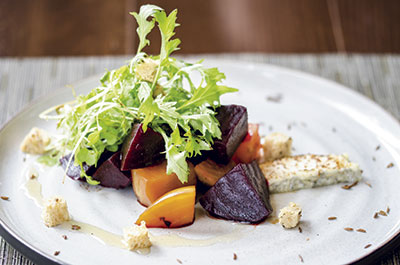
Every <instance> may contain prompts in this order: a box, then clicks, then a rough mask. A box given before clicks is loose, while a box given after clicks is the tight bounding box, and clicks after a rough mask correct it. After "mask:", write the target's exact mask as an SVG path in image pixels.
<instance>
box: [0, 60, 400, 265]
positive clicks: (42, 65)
mask: <svg viewBox="0 0 400 265" xmlns="http://www.w3.org/2000/svg"><path fill="white" fill-rule="evenodd" d="M201 57H203V58H224V59H230V60H235V61H240V60H244V61H250V62H261V63H269V64H276V65H281V66H285V67H289V68H294V69H299V70H302V71H305V72H309V73H312V74H315V75H318V76H321V77H325V78H328V79H331V80H333V81H336V82H338V83H341V84H343V85H345V86H347V87H349V88H351V89H354V90H356V91H358V92H359V93H361V94H364V95H366V96H367V97H369V98H371V99H372V100H374V101H375V102H377V103H378V104H379V105H381V106H382V107H384V108H385V109H386V110H387V111H388V112H390V113H391V114H392V115H393V116H394V117H396V118H397V119H400V56H392V55H380V56H377V55H329V54H327V55H267V54H220V55H204V56H201ZM128 59H129V57H75V58H36V59H9V58H3V59H0V126H2V125H3V124H4V123H5V122H6V121H7V120H9V119H11V118H12V117H13V116H14V115H15V114H17V113H18V112H19V111H20V110H21V109H23V108H24V107H25V106H26V105H28V104H29V103H30V102H31V101H33V100H35V99H37V98H39V97H40V96H42V95H45V94H47V93H48V92H50V91H52V90H53V89H56V88H59V87H62V86H65V85H67V84H70V83H72V82H74V81H77V80H80V79H83V78H86V77H88V76H90V75H93V74H96V73H101V72H103V71H104V69H106V68H107V69H112V68H116V67H118V66H120V65H122V64H124V62H126V61H127V60H128ZM378 263H379V262H378ZM2 264H17V265H21V264H33V263H32V262H31V261H30V260H28V259H27V258H25V257H23V256H22V255H21V254H19V253H18V252H17V251H16V250H15V249H13V248H12V247H11V246H10V245H8V244H7V243H6V242H5V241H4V240H3V239H2V240H1V243H0V265H2ZM380 264H400V248H397V249H394V250H392V251H391V252H388V253H386V255H384V256H382V257H381V259H380Z"/></svg>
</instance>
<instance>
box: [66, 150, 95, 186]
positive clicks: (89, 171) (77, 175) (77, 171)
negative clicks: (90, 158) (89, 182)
mask: <svg viewBox="0 0 400 265" xmlns="http://www.w3.org/2000/svg"><path fill="white" fill-rule="evenodd" d="M71 155H72V153H71V154H68V155H65V156H63V157H61V158H60V164H61V166H62V168H63V169H64V170H66V169H67V165H68V161H69V159H70V157H71ZM74 161H75V158H74V157H72V160H71V163H70V165H69V167H68V170H67V171H66V175H67V176H68V177H70V178H71V179H73V180H82V181H85V179H84V178H81V167H80V166H79V165H78V166H75V165H74ZM83 169H84V170H85V173H86V175H88V176H91V175H93V173H94V172H95V171H96V167H95V166H88V165H86V164H85V163H83Z"/></svg>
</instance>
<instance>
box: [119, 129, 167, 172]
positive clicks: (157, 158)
mask: <svg viewBox="0 0 400 265" xmlns="http://www.w3.org/2000/svg"><path fill="white" fill-rule="evenodd" d="M164 150H165V146H164V139H163V138H162V136H161V134H159V133H158V132H155V131H153V130H152V129H151V128H147V130H146V132H143V129H142V124H134V125H133V127H132V131H131V132H130V133H129V135H128V136H127V137H126V138H125V140H124V143H123V144H122V148H121V153H122V162H121V170H122V171H126V170H130V169H135V168H143V167H147V166H150V165H153V164H156V163H158V162H161V161H162V160H163V159H164V158H165V155H164V154H162V153H161V152H163V151H164Z"/></svg>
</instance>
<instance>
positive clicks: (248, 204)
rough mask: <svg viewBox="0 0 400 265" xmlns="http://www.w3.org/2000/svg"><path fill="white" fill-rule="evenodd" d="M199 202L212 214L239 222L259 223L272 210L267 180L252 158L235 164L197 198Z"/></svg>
mask: <svg viewBox="0 0 400 265" xmlns="http://www.w3.org/2000/svg"><path fill="white" fill-rule="evenodd" d="M200 204H201V206H203V208H204V209H206V210H207V211H208V212H209V213H210V214H211V215H213V216H215V217H219V218H223V219H227V220H233V221H239V222H248V223H259V222H261V221H263V220H264V219H265V218H267V217H268V215H269V214H271V212H272V207H271V204H270V202H269V190H268V186H267V182H266V180H265V177H264V175H263V173H262V172H261V170H260V167H259V166H258V164H257V162H255V161H254V162H252V163H251V164H238V165H236V166H235V167H234V168H233V169H232V170H231V171H229V172H228V173H227V174H226V175H225V176H223V177H222V178H220V179H219V180H218V181H217V183H215V185H214V186H212V187H211V188H210V189H209V190H208V191H207V192H206V193H205V194H204V196H203V197H201V198H200Z"/></svg>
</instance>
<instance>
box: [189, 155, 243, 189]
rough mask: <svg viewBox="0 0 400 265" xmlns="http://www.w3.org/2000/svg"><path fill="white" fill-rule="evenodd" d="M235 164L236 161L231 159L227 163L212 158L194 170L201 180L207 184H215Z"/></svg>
mask: <svg viewBox="0 0 400 265" xmlns="http://www.w3.org/2000/svg"><path fill="white" fill-rule="evenodd" d="M234 166H236V164H235V162H233V160H231V161H230V162H229V163H228V164H227V165H222V164H217V163H215V162H214V161H212V160H211V159H207V160H205V161H203V162H201V163H200V164H198V165H196V166H195V167H194V172H196V176H197V177H198V178H199V181H200V182H202V183H204V184H206V185H207V186H210V187H211V186H213V185H214V184H215V183H216V182H217V181H218V180H219V179H220V178H222V177H223V176H224V175H225V174H226V173H228V172H229V171H230V170H231V169H232V168H233V167H234Z"/></svg>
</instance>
